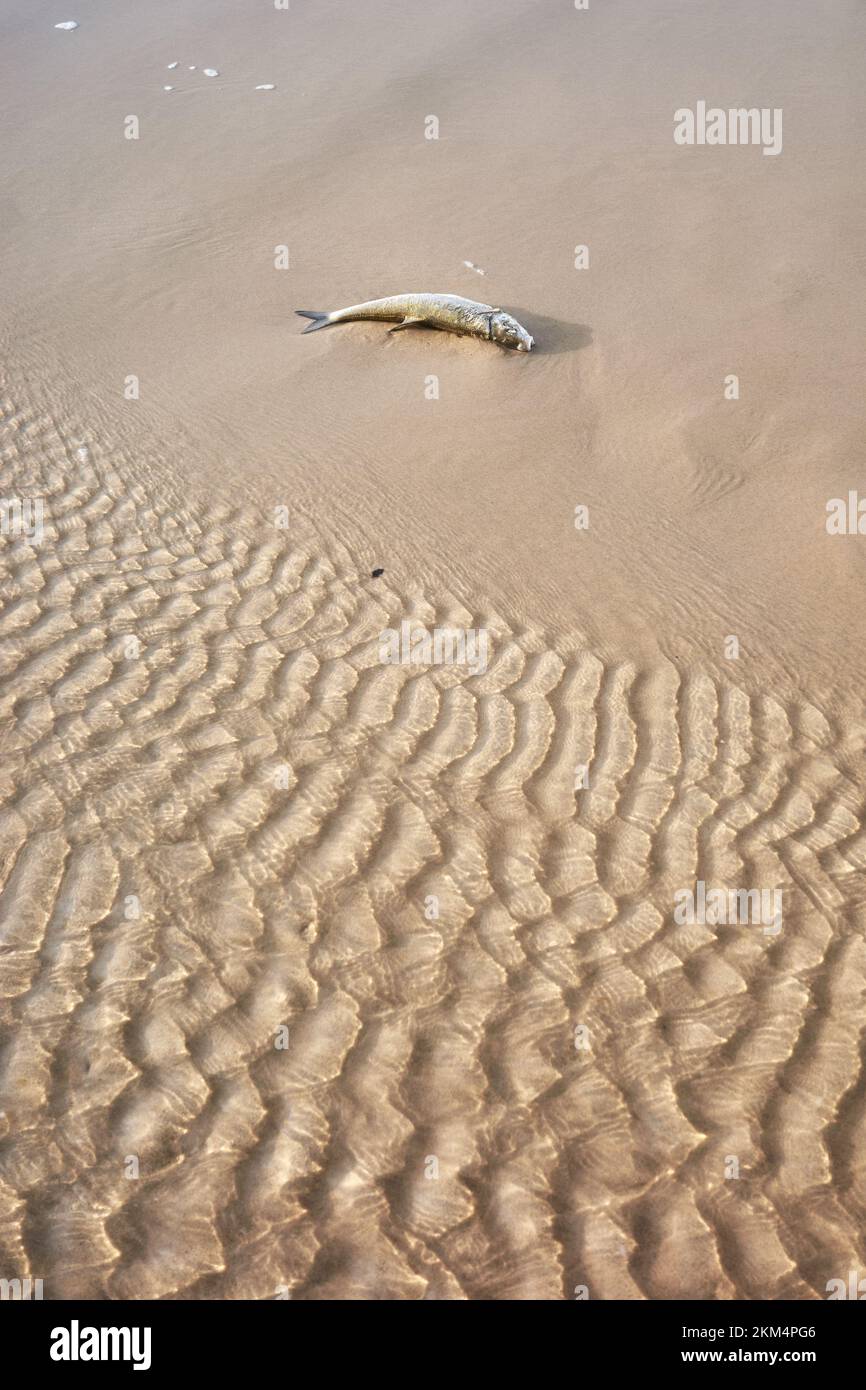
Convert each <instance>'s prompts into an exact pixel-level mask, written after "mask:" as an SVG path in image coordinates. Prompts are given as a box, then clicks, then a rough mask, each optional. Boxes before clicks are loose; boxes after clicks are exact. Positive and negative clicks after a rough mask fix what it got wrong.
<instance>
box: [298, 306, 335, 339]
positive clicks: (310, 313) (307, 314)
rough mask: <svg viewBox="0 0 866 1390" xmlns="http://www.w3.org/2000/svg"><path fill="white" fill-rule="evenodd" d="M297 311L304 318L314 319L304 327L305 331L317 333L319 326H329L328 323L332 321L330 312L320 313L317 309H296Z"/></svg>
mask: <svg viewBox="0 0 866 1390" xmlns="http://www.w3.org/2000/svg"><path fill="white" fill-rule="evenodd" d="M295 313H296V314H299V315H300V316H301V318H302V319H312V320H313V322H312V323H308V324H307V326H306V328H305V329H304V332H305V333H315V331H316V329H317V328H327V326H328V324H329V323H330V322H331V315H330V314H319V313H317V312H316V310H315V309H296V310H295Z"/></svg>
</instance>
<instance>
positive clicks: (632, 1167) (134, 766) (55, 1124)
mask: <svg viewBox="0 0 866 1390" xmlns="http://www.w3.org/2000/svg"><path fill="white" fill-rule="evenodd" d="M2 407H3V420H2V427H3V443H2V456H0V458H2V465H3V488H2V491H3V495H4V496H10V495H24V496H28V495H39V496H42V497H44V499H45V537H44V539H43V541H42V543H41V544H40V545H35V544H30V543H29V542H27V541H26V540H24V539H15V538H12V537H4V538H3V539H2V542H0V565H2V571H0V572H2V587H0V594H2V619H0V670H2V692H3V694H2V709H0V717H2V731H3V745H2V746H3V759H2V772H3V783H4V786H3V793H4V794H3V811H2V816H0V885H2V892H0V1111H2V1115H0V1274H2V1275H3V1276H5V1277H14V1276H16V1275H17V1276H19V1277H24V1276H26V1275H28V1274H29V1275H31V1276H32V1277H38V1278H42V1279H43V1280H44V1283H45V1293H46V1297H55V1298H56V1297H72V1296H77V1297H88V1298H144V1297H158V1298H159V1297H183V1298H238V1297H254V1298H273V1297H276V1296H279V1294H280V1293H281V1292H282V1293H283V1295H284V1296H285V1294H286V1293H287V1294H288V1296H290V1297H292V1298H296V1299H303V1298H322V1297H332V1298H351V1297H358V1298H400V1299H420V1298H502V1299H512V1298H532V1297H534V1298H545V1299H548V1298H549V1299H559V1298H563V1297H566V1298H571V1297H573V1294H574V1289H575V1286H578V1285H586V1286H587V1287H588V1289H589V1291H590V1294H591V1296H592V1297H593V1298H632V1299H638V1298H674V1297H685V1298H710V1297H716V1298H736V1297H757V1298H768V1299H777V1298H811V1297H821V1296H823V1292H824V1287H825V1283H826V1281H827V1280H828V1279H829V1278H832V1277H839V1276H842V1277H845V1276H846V1274H847V1271H848V1269H849V1268H859V1267H861V1266H862V1265H863V1263H864V1251H863V1247H862V1229H863V1217H864V1206H866V1159H864V1155H866V1071H864V1065H863V1062H864V1041H863V1027H864V1025H863V1017H864V1014H863V1002H864V982H866V946H864V935H863V927H864V904H866V872H864V871H866V835H864V832H863V829H862V809H863V800H864V795H863V788H864V783H863V761H862V746H863V727H862V722H861V724H860V725H852V724H851V721H850V720H846V721H844V723H843V721H841V720H834V718H833V715H832V712H829V713H828V712H826V711H825V712H822V711H821V710H819V709H817V708H814V707H812V706H810V705H809V704H808V702H806V701H802V702H799V703H797V704H784V703H780V702H778V701H777V700H775V699H774V698H773V696H772V694H771V693H767V694H765V695H763V696H756V695H754V694H751V695H750V694H747V693H746V692H745V691H743V690H742V689H739V688H738V687H737V686H736V684H735V683H733V682H732V683H730V684H726V685H722V684H720V683H719V682H718V681H715V680H712V679H710V678H709V677H707V676H702V675H701V674H700V673H698V672H694V671H688V672H687V671H681V670H678V669H677V668H676V667H675V666H674V665H673V664H669V665H661V666H659V667H658V668H656V669H647V670H638V669H635V668H633V667H631V666H629V665H627V664H615V663H604V662H602V661H601V660H599V659H598V658H597V657H596V656H594V655H593V654H592V652H590V651H586V650H579V651H566V650H560V649H559V648H558V646H557V642H556V640H555V639H552V638H551V637H550V636H549V635H548V634H545V633H544V632H543V631H541V630H535V629H533V628H532V627H531V626H530V625H526V624H522V625H519V624H516V623H509V622H508V621H506V619H505V617H503V616H501V615H499V614H497V613H494V612H492V611H476V612H473V613H469V612H467V611H464V610H463V609H462V608H461V605H460V603H459V601H458V600H457V599H456V598H451V597H449V596H447V595H446V596H442V597H440V598H439V599H438V600H437V601H436V602H435V603H434V602H427V601H425V600H423V599H421V598H418V597H417V596H413V595H410V594H404V593H401V592H398V591H397V590H396V589H395V588H393V587H391V583H390V579H389V575H388V573H387V571H386V574H385V576H384V577H383V579H382V580H380V581H378V582H372V581H370V580H369V579H368V577H367V575H366V572H364V573H363V574H359V573H358V572H357V567H356V566H355V565H354V564H353V562H352V558H351V557H350V556H348V555H347V554H345V553H343V552H341V551H340V550H339V548H337V547H335V546H333V545H325V544H324V543H322V544H321V545H320V546H309V545H305V544H299V543H298V542H297V540H296V539H295V540H293V537H292V536H291V533H286V532H282V531H279V530H278V529H276V527H274V526H273V525H271V524H270V521H269V519H268V518H263V517H261V516H259V515H257V514H254V513H253V512H252V511H245V510H244V509H243V508H237V509H234V510H232V509H230V508H228V507H223V506H221V505H220V504H219V503H217V502H211V503H208V504H207V505H203V506H202V507H201V508H200V509H197V510H196V509H194V508H193V507H192V506H191V505H190V503H189V501H188V499H186V500H185V501H184V502H183V503H179V502H177V501H176V499H172V497H171V495H170V492H169V489H168V488H167V487H166V486H165V485H164V483H163V482H162V481H160V480H158V478H157V476H156V473H155V472H154V471H152V472H151V473H149V474H145V473H143V470H142V469H141V468H140V467H136V466H134V461H133V460H132V459H130V458H128V457H127V456H126V455H125V454H124V453H123V451H122V450H119V449H115V450H112V449H110V448H108V447H107V446H105V445H103V446H98V445H95V444H94V443H93V441H89V442H87V441H86V440H85V436H84V433H83V430H75V429H73V428H72V427H70V426H68V425H67V426H65V427H61V426H59V425H58V424H57V423H56V422H55V421H54V420H53V419H52V418H50V417H48V416H41V415H38V414H36V413H30V414H28V413H27V412H26V411H20V410H16V407H15V404H14V403H13V402H11V401H8V400H4V401H3V402H2ZM36 459H38V464H37V463H35V462H34V460H36ZM404 617H409V618H412V619H415V620H417V621H419V622H423V623H425V624H426V625H427V626H434V625H435V624H437V623H438V624H443V623H449V624H451V625H463V626H473V627H478V626H486V627H488V628H489V629H490V631H491V633H492V643H493V660H492V662H491V664H490V666H489V668H488V669H487V671H486V672H485V673H484V674H483V675H478V676H474V677H472V676H469V675H467V674H466V672H465V671H461V670H458V669H448V668H434V669H420V668H409V667H389V666H382V665H381V664H380V662H379V659H378V641H377V637H378V633H379V632H380V630H381V629H382V628H383V627H385V626H389V625H390V626H393V625H397V624H399V622H400V620H401V619H402V618H404ZM131 639H137V642H138V644H139V645H138V649H137V654H135V643H134V642H133V643H132V647H131V646H130V642H131ZM131 650H132V651H133V654H132V655H130V651H131ZM852 728H853V729H855V730H856V733H852ZM579 764H585V765H586V766H587V768H588V778H589V787H588V789H587V790H584V791H577V792H576V791H575V789H574V782H575V767H576V766H577V765H579ZM699 878H702V879H704V880H705V881H706V882H707V883H712V884H716V885H722V886H740V885H753V886H765V887H779V888H781V889H782V890H783V899H784V927H783V930H782V932H781V933H780V934H779V936H778V937H768V936H765V935H764V934H762V932H761V931H760V928H758V927H754V926H730V927H718V928H712V927H702V926H691V927H689V926H677V925H676V924H675V922H674V919H673V912H672V906H673V900H674V897H673V895H674V893H675V891H676V890H677V889H679V888H682V887H690V886H692V885H693V884H694V882H695V880H697V879H699ZM434 898H435V899H436V900H437V901H438V916H432V917H431V915H430V902H431V899H434ZM577 1026H582V1027H584V1028H586V1029H587V1030H588V1037H589V1039H590V1047H589V1048H588V1050H586V1051H583V1050H578V1049H576V1048H575V1044H574V1037H575V1033H574V1030H575V1027H577ZM281 1028H286V1029H287V1030H288V1046H286V1047H285V1048H280V1047H277V1046H276V1045H275V1042H276V1040H277V1038H278V1036H279V1030H280V1029H281ZM731 1156H733V1157H735V1158H736V1159H737V1160H738V1162H739V1165H740V1177H739V1178H738V1179H736V1180H732V1179H731V1178H729V1177H726V1164H727V1163H728V1161H729V1159H730V1157H731ZM431 1158H435V1160H436V1162H437V1163H438V1171H439V1175H438V1178H430V1177H428V1176H427V1172H428V1171H429V1168H430V1159H431ZM131 1160H137V1163H138V1176H137V1177H135V1176H130V1167H131V1166H134V1164H133V1165H131Z"/></svg>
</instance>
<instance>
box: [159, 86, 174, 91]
mask: <svg viewBox="0 0 866 1390" xmlns="http://www.w3.org/2000/svg"><path fill="white" fill-rule="evenodd" d="M162 90H163V91H164V92H173V91H174V87H163V89H162Z"/></svg>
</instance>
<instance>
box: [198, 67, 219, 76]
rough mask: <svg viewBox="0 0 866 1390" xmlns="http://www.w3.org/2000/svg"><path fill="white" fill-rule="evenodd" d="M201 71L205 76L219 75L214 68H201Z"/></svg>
mask: <svg viewBox="0 0 866 1390" xmlns="http://www.w3.org/2000/svg"><path fill="white" fill-rule="evenodd" d="M202 72H203V73H204V75H205V77H219V73H218V72H217V70H216V68H202Z"/></svg>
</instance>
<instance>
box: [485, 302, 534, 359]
mask: <svg viewBox="0 0 866 1390" xmlns="http://www.w3.org/2000/svg"><path fill="white" fill-rule="evenodd" d="M490 336H491V338H492V339H493V341H494V343H499V344H501V346H502V347H507V348H514V350H515V352H531V351H532V349H533V347H534V346H535V344H534V340H533V339H532V337H531V336H530V335H529V334H528V333H527V331H526V329H525V328H524V327H523V325H522V324H520V323H518V322H517V319H513V318H512V317H511V315H510V314H505V313H503V312H502V311H501V310H500V312H499V313H498V314H494V315H493V317H492V318H491V320H490Z"/></svg>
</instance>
